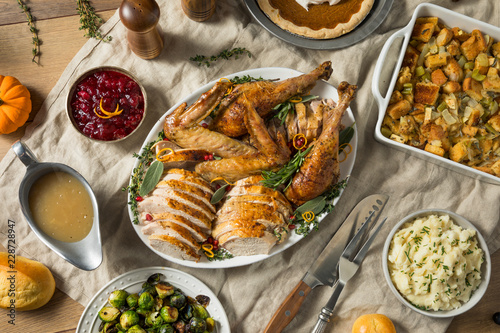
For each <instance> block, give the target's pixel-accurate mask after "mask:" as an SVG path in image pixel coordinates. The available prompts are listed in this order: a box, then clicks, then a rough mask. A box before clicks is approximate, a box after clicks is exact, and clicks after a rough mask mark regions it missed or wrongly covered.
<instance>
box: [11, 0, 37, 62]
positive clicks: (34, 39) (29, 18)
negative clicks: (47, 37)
mask: <svg viewBox="0 0 500 333" xmlns="http://www.w3.org/2000/svg"><path fill="white" fill-rule="evenodd" d="M17 3H18V4H19V7H20V8H21V9H22V10H23V12H24V14H25V15H26V20H27V21H28V26H29V28H30V32H31V34H32V35H33V36H32V43H33V48H32V49H31V54H32V55H33V58H32V59H31V61H33V62H34V63H35V64H37V65H39V64H40V63H39V62H40V44H41V40H40V39H39V38H38V29H37V28H36V27H35V21H36V19H35V17H34V16H33V15H31V9H30V8H29V7H28V6H26V4H25V3H24V2H23V1H21V0H17Z"/></svg>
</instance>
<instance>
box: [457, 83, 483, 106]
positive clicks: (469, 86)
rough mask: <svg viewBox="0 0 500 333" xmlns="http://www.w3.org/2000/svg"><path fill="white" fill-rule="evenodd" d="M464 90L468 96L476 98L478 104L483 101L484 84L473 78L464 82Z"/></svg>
mask: <svg viewBox="0 0 500 333" xmlns="http://www.w3.org/2000/svg"><path fill="white" fill-rule="evenodd" d="M462 89H463V90H464V92H465V93H466V94H467V95H469V96H470V97H471V98H474V99H475V100H476V101H478V102H479V101H480V100H482V99H483V95H482V94H481V90H482V89H483V86H482V84H481V83H479V82H478V81H476V80H474V79H473V78H471V77H468V78H466V79H465V80H464V83H463V84H462Z"/></svg>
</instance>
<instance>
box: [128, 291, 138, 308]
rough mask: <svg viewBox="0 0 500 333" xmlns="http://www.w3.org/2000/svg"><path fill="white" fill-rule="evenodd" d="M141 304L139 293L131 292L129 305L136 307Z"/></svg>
mask: <svg viewBox="0 0 500 333" xmlns="http://www.w3.org/2000/svg"><path fill="white" fill-rule="evenodd" d="M138 304H139V294H137V293H136V294H130V295H128V297H127V305H128V307H129V308H136V307H137V305H138Z"/></svg>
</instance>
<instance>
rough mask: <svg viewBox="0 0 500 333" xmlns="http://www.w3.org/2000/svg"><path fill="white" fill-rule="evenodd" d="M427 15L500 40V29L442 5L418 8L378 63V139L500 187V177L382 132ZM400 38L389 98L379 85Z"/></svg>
mask: <svg viewBox="0 0 500 333" xmlns="http://www.w3.org/2000/svg"><path fill="white" fill-rule="evenodd" d="M423 16H436V17H438V18H439V20H440V22H442V23H444V24H445V25H447V26H449V27H459V28H461V29H463V30H464V31H467V32H471V31H472V30H474V29H479V30H480V31H481V32H482V33H483V34H487V35H489V36H491V37H493V38H494V39H495V41H499V40H500V28H498V27H495V26H493V25H491V24H487V23H484V22H481V21H478V20H476V19H473V18H470V17H468V16H465V15H462V14H459V13H456V12H454V11H451V10H449V9H446V8H443V7H440V6H436V5H433V4H428V3H423V4H420V5H419V6H418V7H417V8H416V9H415V12H414V13H413V16H412V18H411V20H410V22H409V23H408V25H407V26H406V27H404V28H403V29H401V30H399V31H397V32H396V33H394V34H393V35H392V36H391V37H390V38H389V39H388V40H387V42H386V43H385V44H384V47H383V48H382V51H381V52H380V56H379V58H378V60H377V64H376V65H375V71H374V74H373V81H372V93H373V96H374V97H375V100H376V101H377V104H378V107H379V113H378V120H377V125H376V127H375V139H376V140H377V141H379V142H381V143H383V144H386V145H389V146H391V147H393V148H396V149H399V150H402V151H405V152H408V153H410V154H411V155H413V156H416V157H419V158H422V159H425V160H428V161H429V162H432V163H435V164H437V165H440V166H443V167H445V168H448V169H451V170H454V171H456V172H459V173H461V174H463V175H467V176H470V177H473V178H476V179H481V180H483V181H486V182H488V183H491V184H497V185H499V184H500V178H499V177H495V176H493V175H490V174H487V173H485V172H482V171H478V170H476V169H473V168H471V167H468V166H466V165H463V164H460V163H457V162H454V161H452V160H449V159H447V158H444V157H440V156H437V155H434V154H432V153H429V152H427V151H425V150H421V149H418V148H415V147H411V146H409V145H406V144H403V143H399V142H396V141H394V140H391V139H389V138H387V137H385V136H383V135H382V133H381V131H380V128H381V126H382V121H383V119H384V115H385V112H386V109H387V106H388V105H389V99H390V98H391V95H392V92H393V90H394V87H395V85H396V80H397V77H398V73H399V70H400V69H401V64H402V62H403V57H404V55H405V51H406V48H407V47H408V43H409V42H410V37H411V33H412V30H413V26H414V25H415V20H416V19H417V18H418V17H423ZM399 38H404V40H403V44H402V46H401V50H400V53H399V56H398V59H397V63H396V67H395V69H394V72H393V73H392V76H391V81H390V85H389V89H388V91H387V94H386V95H385V96H382V94H381V92H380V87H379V84H380V82H381V77H380V76H381V73H382V68H383V65H384V62H385V61H386V59H387V56H388V52H389V50H390V47H391V45H392V44H393V43H394V42H395V41H396V40H398V39H399Z"/></svg>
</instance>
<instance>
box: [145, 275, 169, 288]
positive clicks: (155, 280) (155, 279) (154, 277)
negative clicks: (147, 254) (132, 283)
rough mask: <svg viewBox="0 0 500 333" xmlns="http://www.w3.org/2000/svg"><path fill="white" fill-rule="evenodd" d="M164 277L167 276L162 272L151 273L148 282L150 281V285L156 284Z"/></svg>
mask: <svg viewBox="0 0 500 333" xmlns="http://www.w3.org/2000/svg"><path fill="white" fill-rule="evenodd" d="M162 277H165V275H163V274H161V273H155V274H153V275H151V276H150V277H148V279H147V280H146V282H147V283H149V284H150V285H155V284H157V283H158V282H160V280H161V278H162Z"/></svg>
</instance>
